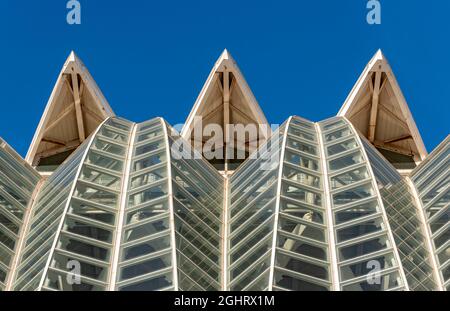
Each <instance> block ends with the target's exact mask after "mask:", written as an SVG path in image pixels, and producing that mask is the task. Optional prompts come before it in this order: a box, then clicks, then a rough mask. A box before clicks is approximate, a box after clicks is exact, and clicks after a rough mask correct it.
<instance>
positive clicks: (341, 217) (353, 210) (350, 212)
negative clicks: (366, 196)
mask: <svg viewBox="0 0 450 311" xmlns="http://www.w3.org/2000/svg"><path fill="white" fill-rule="evenodd" d="M378 209H379V208H378V203H377V201H370V202H368V203H362V204H357V205H355V206H352V207H348V208H345V209H342V210H339V211H336V212H335V222H336V225H339V224H342V223H345V222H348V221H351V220H354V219H357V218H361V217H365V216H369V215H372V214H375V213H377V212H378Z"/></svg>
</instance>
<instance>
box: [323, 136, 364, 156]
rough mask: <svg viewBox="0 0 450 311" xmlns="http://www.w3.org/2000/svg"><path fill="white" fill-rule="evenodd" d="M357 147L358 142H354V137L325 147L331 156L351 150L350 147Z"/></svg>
mask: <svg viewBox="0 0 450 311" xmlns="http://www.w3.org/2000/svg"><path fill="white" fill-rule="evenodd" d="M356 148H358V143H357V142H356V140H355V139H353V138H352V139H349V140H346V141H343V142H340V143H337V144H335V145H331V146H329V147H327V153H328V156H330V157H331V156H333V155H336V154H338V153H342V152H345V151H348V150H352V149H356Z"/></svg>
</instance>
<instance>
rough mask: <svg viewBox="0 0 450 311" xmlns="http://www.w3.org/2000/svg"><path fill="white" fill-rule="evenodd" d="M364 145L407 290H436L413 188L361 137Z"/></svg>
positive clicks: (428, 250)
mask: <svg viewBox="0 0 450 311" xmlns="http://www.w3.org/2000/svg"><path fill="white" fill-rule="evenodd" d="M361 140H362V143H363V146H364V148H365V150H366V152H367V155H368V157H369V160H370V161H369V162H370V164H371V166H372V170H373V172H374V174H375V177H376V179H377V183H378V189H379V191H380V195H381V198H382V199H383V204H384V206H385V209H386V213H387V216H388V220H389V225H390V226H391V229H392V233H393V235H394V239H395V242H396V245H397V249H398V252H399V254H400V260H401V262H402V266H403V269H404V271H405V275H406V280H407V281H408V286H409V289H410V290H415V291H425V290H437V289H438V287H437V284H436V280H435V277H434V271H433V268H432V263H431V256H432V254H431V252H430V249H429V248H427V238H426V234H425V230H426V228H425V226H424V224H423V223H422V221H421V219H420V215H419V212H420V211H419V210H418V209H419V207H417V206H416V204H415V202H414V196H413V194H412V190H411V189H410V188H409V186H408V183H407V182H406V181H405V179H403V178H402V177H401V176H400V174H399V173H398V172H397V171H396V169H395V168H394V167H393V166H392V165H391V164H390V163H389V162H388V161H386V160H385V159H384V158H383V157H382V155H381V154H380V153H379V152H378V151H377V150H376V149H375V148H374V147H373V146H372V145H371V144H370V143H369V142H368V141H367V140H366V139H365V138H364V137H361Z"/></svg>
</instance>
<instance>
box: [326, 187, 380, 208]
mask: <svg viewBox="0 0 450 311" xmlns="http://www.w3.org/2000/svg"><path fill="white" fill-rule="evenodd" d="M373 194H374V193H373V188H372V186H371V185H370V184H367V185H363V186H359V187H356V188H353V189H348V190H345V191H342V192H339V193H336V194H334V195H333V202H334V205H344V204H349V203H353V202H356V201H359V200H362V199H365V198H368V197H371V196H372V195H373Z"/></svg>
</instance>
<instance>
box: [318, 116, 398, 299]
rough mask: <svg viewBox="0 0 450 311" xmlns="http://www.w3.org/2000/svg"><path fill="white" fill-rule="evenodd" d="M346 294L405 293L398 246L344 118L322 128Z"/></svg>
mask: <svg viewBox="0 0 450 311" xmlns="http://www.w3.org/2000/svg"><path fill="white" fill-rule="evenodd" d="M320 127H321V132H322V140H323V142H324V145H323V148H324V149H325V152H324V153H325V154H326V162H327V173H328V174H327V175H328V181H329V189H328V190H329V193H330V196H331V207H330V208H331V210H332V216H333V222H334V223H333V224H332V226H333V234H334V236H335V241H336V252H337V255H336V257H337V258H336V260H337V267H338V277H339V282H340V289H341V290H343V291H382V290H393V289H398V290H402V289H404V285H405V282H404V280H403V277H402V274H401V270H400V263H399V262H398V258H397V256H396V254H395V249H394V248H395V244H394V241H393V240H392V238H391V235H390V232H389V230H390V228H389V225H388V222H387V219H386V218H385V216H384V207H383V204H382V202H381V201H380V198H379V197H378V194H377V191H376V188H375V187H376V183H375V182H374V177H373V176H372V174H371V171H370V168H369V160H368V159H367V158H366V154H365V152H364V149H363V148H362V146H361V144H360V142H359V140H358V136H357V135H358V134H357V133H356V132H355V131H354V130H353V128H352V126H351V125H350V123H349V122H348V121H347V120H346V119H344V118H333V119H330V120H327V121H324V122H321V123H320Z"/></svg>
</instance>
